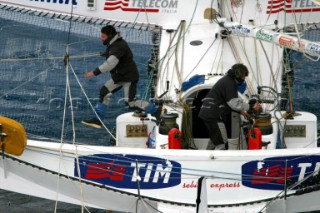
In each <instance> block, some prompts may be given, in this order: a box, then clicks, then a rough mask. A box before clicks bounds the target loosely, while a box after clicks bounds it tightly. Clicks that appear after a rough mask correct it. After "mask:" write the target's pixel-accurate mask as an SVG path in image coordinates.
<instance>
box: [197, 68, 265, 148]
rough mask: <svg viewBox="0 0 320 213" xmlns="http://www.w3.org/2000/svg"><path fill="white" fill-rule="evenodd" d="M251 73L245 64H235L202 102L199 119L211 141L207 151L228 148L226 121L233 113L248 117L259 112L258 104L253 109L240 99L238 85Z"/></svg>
mask: <svg viewBox="0 0 320 213" xmlns="http://www.w3.org/2000/svg"><path fill="white" fill-rule="evenodd" d="M248 74H249V71H248V69H247V67H246V66H245V65H243V64H235V65H233V66H232V68H231V69H230V70H229V71H228V73H227V75H225V76H224V77H222V78H221V79H220V80H218V81H217V83H216V84H215V85H214V86H213V87H212V89H211V90H210V91H209V92H208V94H207V96H206V97H205V98H204V99H203V100H202V102H203V104H202V107H201V110H200V113H199V117H200V118H201V119H202V120H203V121H204V123H205V125H206V127H207V129H208V132H209V137H210V141H209V143H208V146H207V149H216V150H224V149H227V148H228V136H227V130H226V127H225V123H224V122H225V121H226V120H227V118H228V116H230V114H231V112H232V111H237V112H239V113H241V114H242V115H243V116H245V117H248V113H247V111H248V110H249V109H250V108H251V110H254V111H259V110H260V108H261V106H260V104H259V103H258V102H256V103H254V104H253V105H252V106H251V107H250V105H249V104H247V103H244V102H243V100H242V99H241V98H239V97H238V88H237V87H238V85H241V84H242V83H243V82H244V80H245V78H246V77H247V76H248Z"/></svg>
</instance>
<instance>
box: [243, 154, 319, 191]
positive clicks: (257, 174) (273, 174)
mask: <svg viewBox="0 0 320 213" xmlns="http://www.w3.org/2000/svg"><path fill="white" fill-rule="evenodd" d="M286 162H287V164H286ZM319 168H320V156H317V155H311V156H288V157H274V158H266V159H264V160H260V161H251V162H248V163H245V164H243V165H242V185H244V186H247V187H250V188H255V189H267V190H283V189H284V184H285V177H287V184H293V183H296V182H298V181H300V180H302V179H303V178H305V177H307V176H308V175H311V176H317V175H319Z"/></svg>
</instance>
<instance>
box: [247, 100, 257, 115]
mask: <svg viewBox="0 0 320 213" xmlns="http://www.w3.org/2000/svg"><path fill="white" fill-rule="evenodd" d="M257 102H259V101H258V99H257V98H251V99H249V110H248V111H247V112H248V113H249V114H253V113H255V111H254V109H253V107H254V105H255V104H256V103H257Z"/></svg>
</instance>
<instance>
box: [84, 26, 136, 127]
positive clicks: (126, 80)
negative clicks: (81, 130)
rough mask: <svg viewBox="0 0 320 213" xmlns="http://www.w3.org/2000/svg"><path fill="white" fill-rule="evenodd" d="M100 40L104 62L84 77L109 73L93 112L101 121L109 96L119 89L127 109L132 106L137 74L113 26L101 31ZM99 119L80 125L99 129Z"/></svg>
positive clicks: (134, 65)
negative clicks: (127, 106) (104, 54)
mask: <svg viewBox="0 0 320 213" xmlns="http://www.w3.org/2000/svg"><path fill="white" fill-rule="evenodd" d="M101 40H102V42H103V44H104V45H106V46H107V48H106V61H105V62H104V63H103V64H102V65H100V66H99V67H97V68H96V69H95V70H94V71H90V72H87V73H86V77H87V78H91V77H92V76H97V75H100V74H102V73H106V72H110V73H111V79H110V80H108V81H107V82H106V83H105V84H104V86H102V87H101V89H100V96H99V98H100V100H99V103H98V104H97V105H96V106H95V110H96V112H97V114H98V115H99V117H100V119H101V120H102V119H103V118H104V117H105V114H106V109H107V105H108V104H109V98H110V96H111V95H112V94H113V93H115V92H117V91H118V90H120V89H121V88H123V89H124V98H125V101H126V103H127V104H128V105H129V107H131V106H132V107H133V106H134V102H135V96H136V86H137V82H138V81H139V72H138V69H137V66H136V63H135V62H134V60H133V55H132V52H131V50H130V48H129V46H128V44H127V42H126V41H125V40H123V39H122V37H121V36H120V35H119V34H118V33H117V32H116V30H115V28H114V27H113V26H111V25H108V26H105V27H103V28H102V29H101ZM100 119H98V118H97V117H94V118H92V119H89V120H84V121H82V123H83V124H86V125H89V126H92V127H95V128H101V122H100Z"/></svg>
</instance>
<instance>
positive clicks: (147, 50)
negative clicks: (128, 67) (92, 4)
mask: <svg viewBox="0 0 320 213" xmlns="http://www.w3.org/2000/svg"><path fill="white" fill-rule="evenodd" d="M69 24H70V23H69V22H68V21H66V20H62V19H59V18H57V17H50V16H41V14H40V15H39V13H22V12H14V11H7V10H4V9H0V26H1V29H0V38H1V39H0V114H1V115H3V116H7V117H10V118H13V119H16V120H18V121H19V122H21V123H22V124H23V125H24V126H25V128H26V130H27V132H28V133H29V134H30V136H32V135H38V136H43V137H48V138H55V139H59V138H60V136H61V125H62V118H63V105H64V95H65V79H66V72H65V66H64V62H63V56H64V55H65V52H66V43H67V40H68V39H67V38H68V32H69ZM71 26H72V27H71V31H70V32H71V34H70V40H69V44H71V45H70V46H69V54H70V57H71V59H70V63H71V65H72V66H73V68H74V69H75V71H76V73H77V75H78V77H79V79H80V81H81V83H82V85H83V87H84V89H85V91H86V92H87V95H88V96H89V98H90V100H91V103H92V104H93V105H95V104H96V103H97V101H98V95H99V90H100V87H101V86H102V85H103V84H104V83H105V81H106V80H108V79H109V78H110V76H109V74H105V75H100V76H98V77H94V78H92V79H90V80H86V79H85V72H86V71H90V70H93V69H94V68H95V67H97V66H98V65H100V64H101V63H103V61H104V60H105V59H104V58H103V57H101V56H98V54H99V52H103V51H104V50H105V47H104V46H103V45H102V43H101V41H100V38H99V37H100V28H101V25H100V24H89V23H85V22H77V21H75V22H72V25H71ZM117 29H118V30H119V31H121V34H122V35H123V36H124V38H125V39H126V40H127V41H128V43H129V45H130V47H131V49H132V52H133V53H134V57H135V60H136V62H137V65H138V69H139V72H140V76H141V78H140V81H139V85H138V93H137V94H138V96H143V94H144V93H145V90H146V85H148V83H147V79H148V76H147V62H148V60H149V59H150V56H151V52H152V45H153V43H152V36H153V32H150V31H148V30H144V29H132V28H121V27H118V28H117ZM93 55H95V56H94V57H93ZM75 56H78V57H77V58H74V57H75ZM69 77H70V84H71V90H72V98H73V106H74V111H75V128H76V141H77V142H79V143H88V144H108V143H109V141H110V136H109V135H108V134H107V132H106V131H105V130H103V129H101V130H96V129H93V128H90V127H86V126H84V125H82V124H81V120H83V119H88V118H91V117H93V116H94V113H93V112H92V110H91V108H90V106H89V104H88V103H87V101H86V99H85V96H84V95H83V94H82V92H81V90H80V88H79V86H78V84H77V82H76V81H75V78H74V76H73V75H72V74H71V73H70V75H69ZM121 98H123V91H119V92H118V93H116V94H115V95H114V96H112V99H111V105H110V106H109V107H108V113H107V118H106V119H105V123H106V124H107V126H108V127H109V128H111V129H114V127H115V118H116V116H118V115H119V114H121V113H123V112H125V111H127V109H126V107H125V105H124V103H123V102H121V101H120V102H119V101H118V100H120V99H121ZM68 109H70V104H69V103H68ZM65 137H66V139H68V140H71V139H72V123H71V113H70V111H69V110H68V112H67V123H66V128H65Z"/></svg>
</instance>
